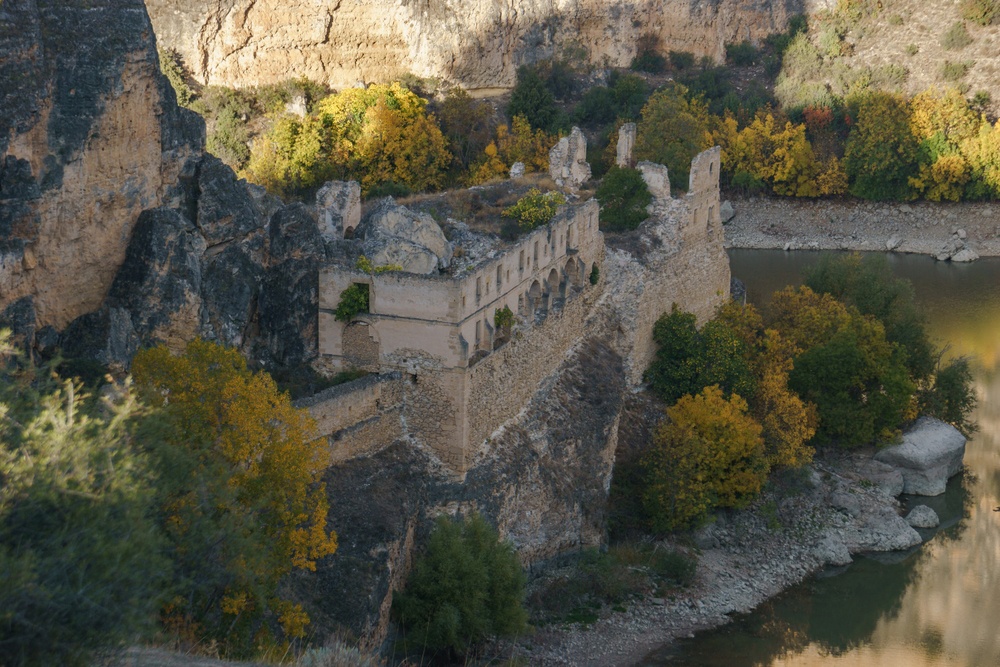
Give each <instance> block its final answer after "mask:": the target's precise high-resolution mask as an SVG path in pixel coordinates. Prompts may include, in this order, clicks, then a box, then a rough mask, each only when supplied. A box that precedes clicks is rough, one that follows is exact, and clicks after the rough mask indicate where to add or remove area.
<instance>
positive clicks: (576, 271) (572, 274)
mask: <svg viewBox="0 0 1000 667" xmlns="http://www.w3.org/2000/svg"><path fill="white" fill-rule="evenodd" d="M566 279H567V280H568V281H569V284H570V285H572V286H573V287H583V265H582V264H581V263H580V260H578V259H576V258H575V257H570V258H569V259H568V260H567V261H566Z"/></svg>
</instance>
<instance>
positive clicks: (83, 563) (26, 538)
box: [0, 331, 170, 667]
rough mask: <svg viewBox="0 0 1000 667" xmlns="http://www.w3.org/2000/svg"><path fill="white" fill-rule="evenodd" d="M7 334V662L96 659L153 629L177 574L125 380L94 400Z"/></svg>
mask: <svg viewBox="0 0 1000 667" xmlns="http://www.w3.org/2000/svg"><path fill="white" fill-rule="evenodd" d="M8 333H9V332H3V331H0V664H3V665H5V666H7V667H19V666H21V665H56V664H58V665H90V664H94V663H93V658H94V654H95V653H99V652H101V651H102V650H105V649H114V648H117V647H118V645H119V643H120V642H123V641H133V640H134V639H135V638H136V637H137V636H142V634H144V633H146V632H149V631H151V630H153V629H154V627H155V626H154V619H155V613H156V610H157V607H158V605H159V603H160V601H161V596H162V595H163V591H164V590H165V587H166V583H167V579H168V577H169V572H170V565H169V563H168V562H167V561H166V559H165V558H164V557H163V554H162V546H163V538H162V534H161V533H160V531H159V529H158V527H157V525H156V521H155V517H154V512H155V497H154V493H153V488H152V474H151V470H150V465H149V461H148V459H147V457H146V456H144V455H143V453H142V452H141V451H140V450H139V448H138V446H137V445H136V442H135V440H134V439H133V431H134V428H133V427H134V418H135V417H137V416H138V415H140V414H142V412H143V411H142V409H141V408H140V406H139V405H138V403H137V402H136V400H135V397H134V396H133V395H132V393H131V391H130V389H129V387H128V385H124V386H118V387H115V388H114V390H113V391H111V392H109V393H108V395H107V397H106V398H105V399H103V400H101V401H98V400H97V399H95V398H94V397H92V396H89V395H87V394H86V393H84V392H83V391H82V386H81V385H80V384H79V382H76V381H73V380H60V379H58V378H55V377H54V376H53V374H52V368H49V367H42V368H39V369H35V368H34V367H33V366H31V364H30V363H29V362H28V361H26V360H25V359H24V358H21V357H18V356H17V355H14V354H13V350H12V348H11V346H10V345H9V339H8V336H7V334H8Z"/></svg>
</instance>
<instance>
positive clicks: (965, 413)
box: [920, 357, 978, 436]
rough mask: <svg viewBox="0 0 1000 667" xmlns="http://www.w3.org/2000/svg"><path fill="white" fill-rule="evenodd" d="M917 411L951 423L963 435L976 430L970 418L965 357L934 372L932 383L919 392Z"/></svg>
mask: <svg viewBox="0 0 1000 667" xmlns="http://www.w3.org/2000/svg"><path fill="white" fill-rule="evenodd" d="M920 406H921V411H922V412H923V413H924V414H927V415H930V416H932V417H937V418H938V419H940V420H941V421H945V422H948V423H949V424H952V425H953V426H954V427H955V428H957V429H958V430H960V431H961V432H962V433H963V434H965V435H966V436H971V435H972V434H973V433H975V432H976V431H977V430H978V427H977V426H976V424H975V423H974V422H973V421H972V420H971V418H970V417H971V416H972V411H973V410H975V408H976V393H975V391H974V390H973V384H972V369H971V368H970V367H969V360H968V359H966V358H965V357H960V358H958V359H954V360H953V361H952V362H951V363H949V364H948V365H947V366H945V367H943V368H939V369H938V370H937V372H936V373H935V375H934V384H933V385H932V386H931V387H930V388H929V389H926V390H924V391H922V392H921V394H920Z"/></svg>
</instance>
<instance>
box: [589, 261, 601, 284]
mask: <svg viewBox="0 0 1000 667" xmlns="http://www.w3.org/2000/svg"><path fill="white" fill-rule="evenodd" d="M600 281H601V269H600V268H598V266H597V264H594V268H592V269H591V270H590V284H591V285H596V284H597V283H599V282H600Z"/></svg>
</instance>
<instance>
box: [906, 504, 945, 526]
mask: <svg viewBox="0 0 1000 667" xmlns="http://www.w3.org/2000/svg"><path fill="white" fill-rule="evenodd" d="M906 523H908V524H910V525H911V526H913V527H914V528H937V527H938V526H939V525H940V524H941V519H939V518H938V515H937V512H935V511H934V510H932V509H931V508H930V507H928V506H927V505H917V506H916V507H914V508H913V509H912V510H910V513H909V514H907V515H906Z"/></svg>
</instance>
